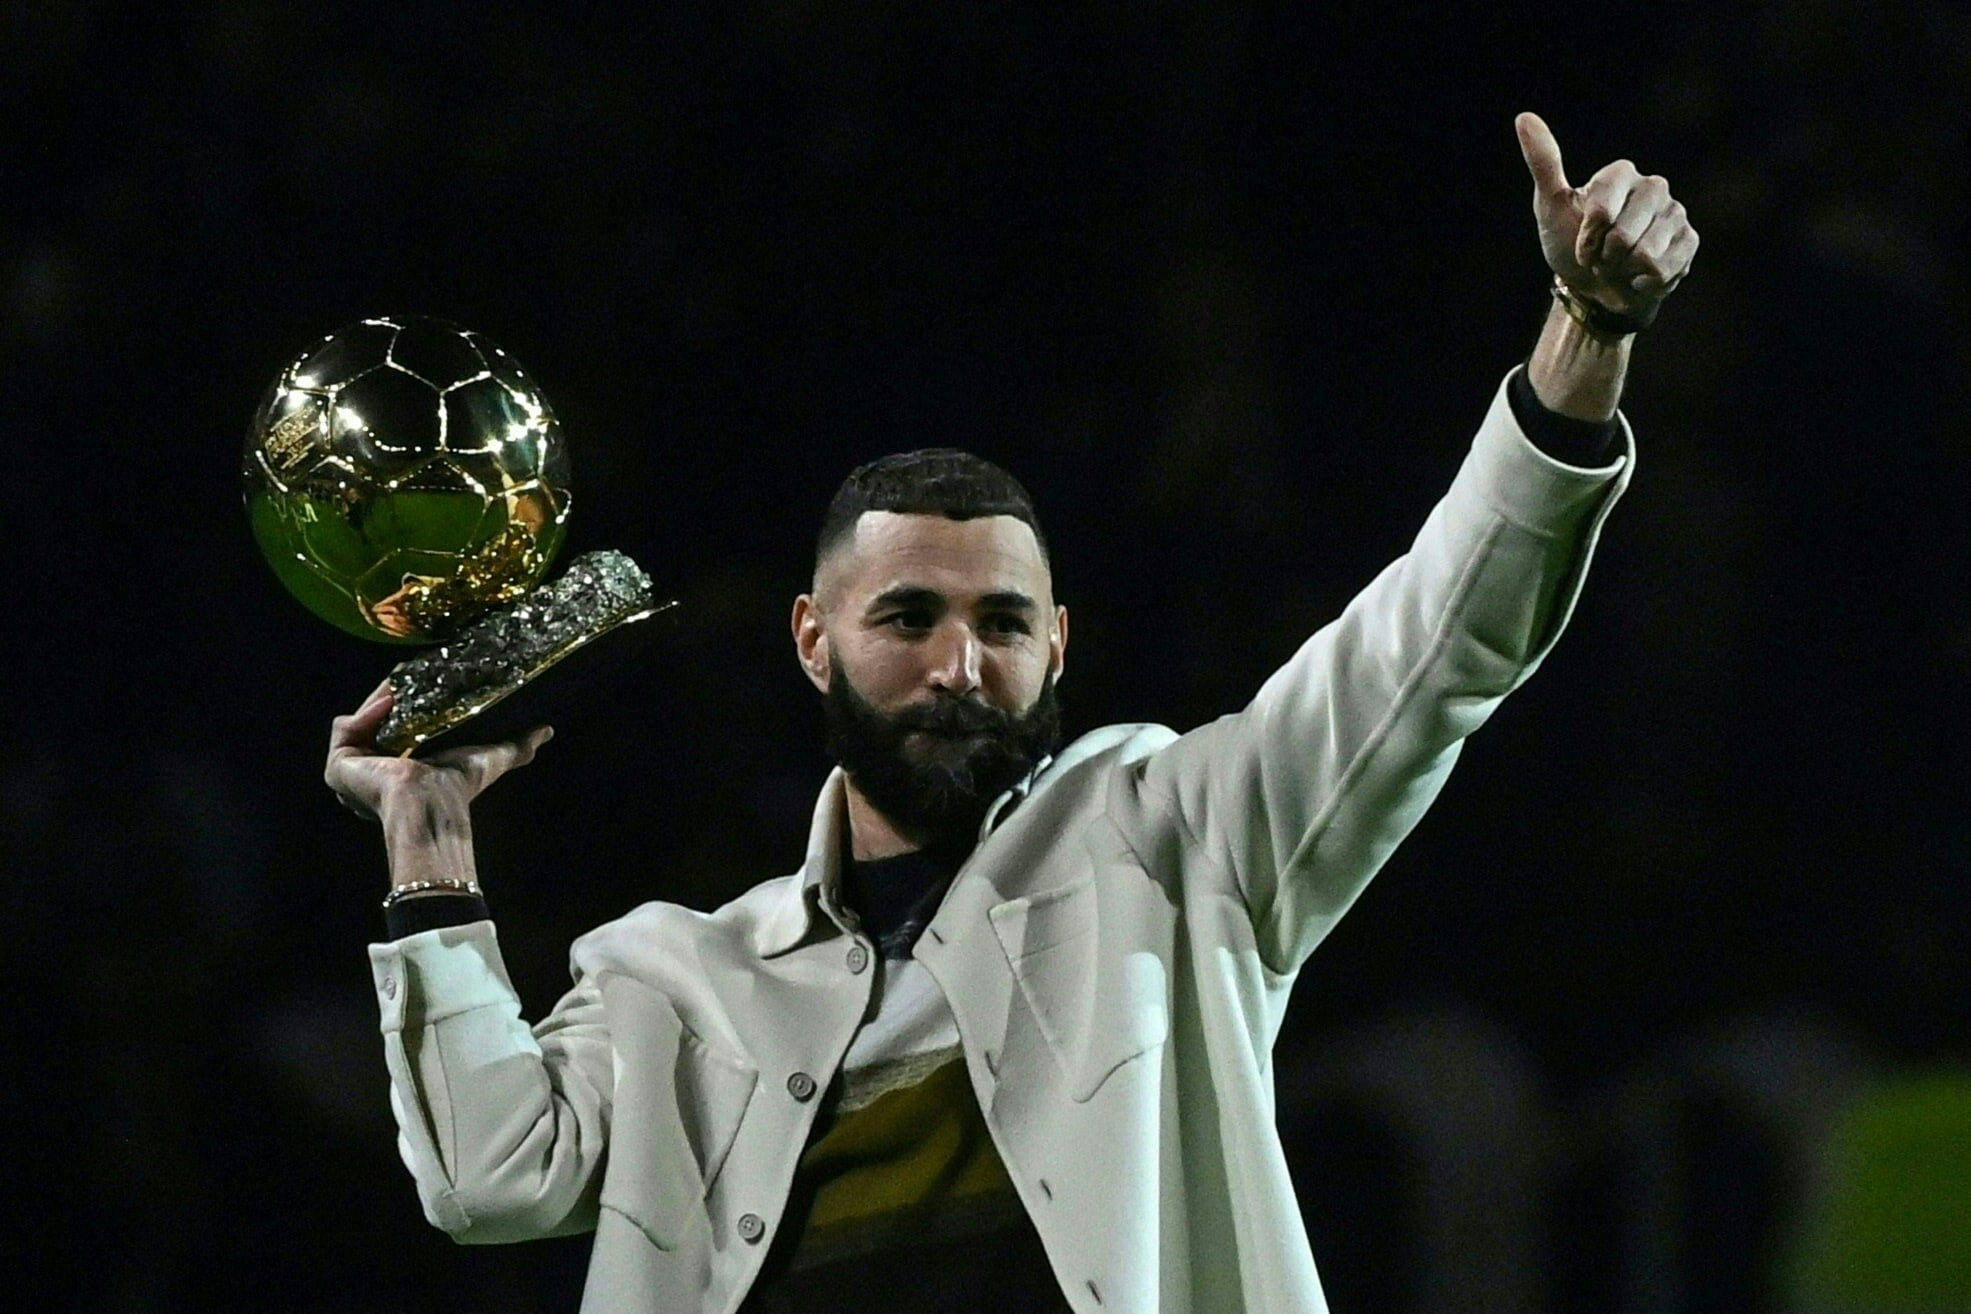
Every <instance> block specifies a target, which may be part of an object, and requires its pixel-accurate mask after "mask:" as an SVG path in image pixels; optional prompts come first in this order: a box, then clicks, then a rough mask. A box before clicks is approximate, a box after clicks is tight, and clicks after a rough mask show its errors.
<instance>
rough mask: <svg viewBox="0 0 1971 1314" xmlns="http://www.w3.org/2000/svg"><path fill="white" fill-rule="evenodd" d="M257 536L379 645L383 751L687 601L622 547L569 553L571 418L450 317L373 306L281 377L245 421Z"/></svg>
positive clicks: (315, 602) (447, 725)
mask: <svg viewBox="0 0 1971 1314" xmlns="http://www.w3.org/2000/svg"><path fill="white" fill-rule="evenodd" d="M242 473H243V477H244V480H245V485H246V509H247V515H248V517H249V518H250V519H251V521H252V523H253V536H254V538H255V540H257V541H258V542H259V544H260V550H261V551H262V552H263V553H265V554H266V557H267V561H268V563H269V564H270V565H272V566H273V568H274V573H275V574H276V575H277V576H279V577H280V581H281V583H283V584H285V585H286V586H287V588H288V591H289V592H291V593H293V594H294V596H295V597H296V598H298V599H300V600H301V602H302V603H303V604H304V605H305V606H306V607H307V608H308V609H309V610H310V611H312V612H314V613H315V614H316V615H317V616H320V617H321V618H322V619H323V620H326V621H328V622H330V623H331V624H334V625H337V626H339V627H341V628H342V629H344V630H347V631H349V632H350V633H351V634H358V635H361V636H362V637H363V638H366V639H374V640H377V641H378V642H381V643H394V644H424V645H430V646H428V647H427V650H426V651H425V652H422V653H420V654H418V655H417V656H414V657H412V658H410V659H409V660H407V661H404V662H400V663H398V665H397V666H396V668H395V669H394V670H392V672H391V675H390V679H391V684H392V686H393V689H394V693H395V705H394V706H393V707H392V708H391V710H390V714H389V716H388V717H386V718H385V719H384V722H383V724H382V726H380V727H379V728H378V730H377V734H376V744H377V747H378V748H380V749H382V750H383V751H384V752H387V753H399V754H409V753H411V752H412V751H414V750H415V749H416V748H417V747H418V745H420V744H422V743H424V742H425V741H426V740H428V739H431V738H432V737H433V736H436V735H439V734H443V733H444V732H445V731H447V730H450V729H451V728H452V727H454V726H456V725H459V724H461V723H462V722H464V721H466V720H469V719H470V718H472V717H474V716H476V715H478V714H479V713H480V712H482V711H484V710H485V709H486V708H488V707H490V706H492V705H493V704H494V703H496V702H498V701H500V700H501V699H502V698H505V697H507V696H508V695H509V694H511V693H513V692H514V691H515V690H517V689H519V688H520V687H521V686H522V685H524V684H526V683H527V682H528V681H529V680H532V679H533V678H534V677H535V676H537V675H539V674H540V673H541V672H543V671H545V670H546V669H547V668H548V667H550V666H552V665H554V664H555V663H556V662H558V661H560V660H561V659H562V658H563V657H566V656H567V655H568V654H569V653H571V652H574V651H575V650H576V649H577V648H580V647H582V646H583V645H584V644H587V643H589V642H590V641H592V640H594V639H596V638H599V637H600V636H602V635H604V634H607V633H608V632H610V631H611V630H614V629H616V628H618V627H619V626H623V625H628V624H631V623H632V622H635V621H640V620H643V619H645V618H646V617H649V616H653V615H655V614H656V613H658V612H660V611H664V610H667V609H669V608H670V607H673V606H675V605H676V603H675V602H658V601H656V600H654V598H653V596H652V593H651V585H650V579H649V577H648V576H646V575H645V574H644V573H643V571H642V570H640V569H639V568H638V567H637V565H636V563H635V562H633V561H631V560H630V559H629V558H628V557H626V556H624V555H623V554H622V553H620V552H607V551H604V552H589V553H585V554H583V555H582V556H579V557H577V558H575V559H574V560H573V561H571V562H570V563H569V565H568V568H567V569H566V570H565V571H563V572H562V573H561V576H560V578H558V579H556V580H555V581H553V582H552V583H547V584H543V583H542V580H543V579H544V578H545V576H546V575H547V572H548V567H549V566H550V565H551V564H553V562H554V558H555V554H556V553H557V552H558V551H560V549H561V543H562V539H563V538H564V537H565V536H566V533H567V527H568V515H569V510H570V501H569V488H568V453H567V449H566V447H565V446H564V444H563V442H562V437H561V426H560V425H559V424H557V423H556V422H555V418H554V413H553V412H552V411H550V410H549V409H548V404H547V399H546V398H545V397H543V396H541V393H540V390H539V389H538V388H536V387H535V386H534V381H533V380H532V379H530V378H529V377H528V376H527V373H526V371H524V370H522V369H521V368H520V365H519V363H518V362H516V361H515V360H514V359H513V357H511V356H509V355H507V354H506V353H505V352H504V351H502V350H500V349H499V348H498V347H496V346H494V345H493V344H492V343H491V342H489V341H487V340H486V338H484V337H482V336H481V335H479V334H477V333H474V332H472V331H470V330H468V329H464V328H461V327H459V326H458V325H456V324H451V323H447V322H446V321H444V320H440V319H428V318H423V317H417V316H395V317H391V318H388V319H366V320H364V321H363V322H362V323H360V324H352V325H351V326H349V327H348V328H345V329H343V330H341V331H340V332H337V333H332V334H330V335H329V336H328V337H327V338H325V339H323V340H322V341H321V342H319V343H317V344H316V345H314V346H312V347H310V348H308V349H307V350H306V351H303V352H302V353H301V354H300V355H298V356H296V357H295V358H294V359H293V361H291V362H290V363H289V364H288V366H287V368H286V369H284V370H282V371H281V374H280V377H279V378H278V379H276V380H275V381H274V386H273V387H272V388H270V389H269V390H268V392H267V396H266V399H265V400H264V401H263V402H262V403H261V405H260V409H259V410H258V411H257V412H256V413H255V414H254V417H253V423H252V425H251V426H250V427H249V428H248V430H247V435H246V452H245V460H244V469H243V472H242Z"/></svg>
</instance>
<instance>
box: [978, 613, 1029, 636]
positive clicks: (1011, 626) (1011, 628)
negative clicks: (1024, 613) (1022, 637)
mask: <svg viewBox="0 0 1971 1314" xmlns="http://www.w3.org/2000/svg"><path fill="white" fill-rule="evenodd" d="M986 628H987V629H989V630H991V631H992V632H993V633H995V634H1031V633H1033V630H1032V627H1030V626H1029V625H1028V624H1027V623H1026V621H1024V620H1022V619H1021V618H1020V617H1018V616H995V617H993V618H992V619H991V620H989V621H987V622H986Z"/></svg>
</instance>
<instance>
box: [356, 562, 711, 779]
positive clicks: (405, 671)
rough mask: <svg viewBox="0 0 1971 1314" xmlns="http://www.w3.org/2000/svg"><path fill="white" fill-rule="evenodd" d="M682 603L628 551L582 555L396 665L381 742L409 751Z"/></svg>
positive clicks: (378, 741)
mask: <svg viewBox="0 0 1971 1314" xmlns="http://www.w3.org/2000/svg"><path fill="white" fill-rule="evenodd" d="M675 606H677V603H676V602H675V601H669V602H659V601H657V600H656V599H655V598H654V596H653V594H652V592H651V586H650V577H649V576H647V575H645V574H644V573H643V571H642V570H641V569H639V568H638V567H637V564H636V563H635V562H634V561H631V560H630V559H629V558H628V557H626V556H624V555H623V554H622V553H620V552H607V551H604V552H587V553H584V554H583V555H581V556H579V557H576V558H575V559H574V560H573V561H571V562H569V563H568V569H567V570H565V571H563V572H562V573H561V577H560V578H559V579H557V580H555V581H554V582H553V583H551V584H545V585H543V586H541V587H540V588H538V589H535V590H534V591H533V592H532V593H530V594H528V595H527V596H526V597H524V598H522V599H521V600H520V601H518V602H516V603H514V604H512V605H511V606H509V607H505V608H502V609H501V610H499V611H495V612H492V613H491V614H489V615H487V616H484V617H481V618H480V619H479V620H476V621H474V622H473V623H472V624H470V625H468V626H466V627H465V628H464V629H463V630H460V631H459V632H458V634H457V635H455V636H453V637H452V638H451V639H450V640H449V641H447V642H445V643H443V644H440V645H439V646H438V647H436V648H433V649H429V650H427V651H425V652H422V653H420V654H418V655H417V656H416V657H413V658H411V659H410V660H409V661H404V662H399V663H398V664H397V665H396V667H395V668H393V669H392V670H391V672H390V683H391V687H392V691H393V693H394V695H395V703H394V705H393V706H392V707H391V709H390V714H389V715H388V716H386V717H385V718H384V719H383V724H382V725H381V726H379V727H378V728H377V732H376V746H377V748H378V749H379V750H380V751H382V752H385V753H395V754H397V755H398V756H400V757H408V756H409V755H410V754H411V753H413V752H415V751H417V749H418V748H419V747H420V746H421V745H423V744H425V743H426V742H428V741H430V740H432V739H434V738H436V737H437V736H439V735H442V734H444V733H445V732H446V731H447V730H450V729H452V728H454V727H456V726H460V725H463V724H464V723H465V722H467V721H470V720H471V719H472V718H473V717H475V716H478V715H479V714H480V713H481V712H484V711H485V710H486V709H487V708H489V707H492V706H493V705H494V704H495V703H498V702H500V701H501V700H502V699H504V698H506V697H508V696H509V695H511V694H513V693H514V692H516V691H517V690H519V689H520V688H521V687H522V686H524V685H525V684H526V683H527V682H528V681H530V680H532V679H534V678H535V677H536V676H538V675H540V674H541V673H542V672H543V671H545V670H547V669H548V668H549V667H550V666H553V665H554V664H555V663H556V662H558V661H560V660H561V659H562V658H564V657H566V656H568V655H569V654H570V653H572V652H574V651H575V650H576V649H578V648H581V647H583V646H585V645H587V644H589V643H593V642H594V641H595V640H596V639H599V638H601V637H602V636H603V635H605V634H607V633H609V632H610V631H611V630H614V629H618V628H620V627H622V626H625V625H630V624H634V623H635V622H637V621H641V620H646V619H648V618H649V617H651V616H655V615H657V614H658V613H659V612H663V611H668V610H670V609H671V608H673V607H675ZM523 701H525V700H523Z"/></svg>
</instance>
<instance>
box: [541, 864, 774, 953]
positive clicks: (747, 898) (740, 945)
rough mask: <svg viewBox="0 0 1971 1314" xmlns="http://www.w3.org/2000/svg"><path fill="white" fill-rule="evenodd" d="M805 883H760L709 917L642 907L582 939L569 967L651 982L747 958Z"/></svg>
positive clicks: (660, 902) (660, 905)
mask: <svg viewBox="0 0 1971 1314" xmlns="http://www.w3.org/2000/svg"><path fill="white" fill-rule="evenodd" d="M800 879H801V873H799V872H798V871H797V872H794V873H792V874H791V875H786V876H776V877H774V878H773V879H771V880H765V881H761V882H760V883H759V884H758V885H755V886H753V887H752V888H751V889H749V890H747V891H746V892H745V893H744V894H741V895H740V896H739V897H738V898H736V899H733V900H731V901H729V902H727V903H726V904H724V905H723V906H722V907H719V908H715V909H713V910H712V911H710V912H706V911H704V910H702V909H698V908H688V907H686V906H685V905H684V904H681V903H672V902H670V901H669V900H665V899H653V900H651V901H650V902H648V903H644V904H639V905H638V906H637V907H635V908H632V909H630V911H628V912H626V913H624V914H623V915H622V916H620V917H617V918H615V919H614V920H612V921H607V922H604V923H603V924H602V925H600V926H598V927H596V928H595V929H594V930H592V931H589V932H588V933H587V934H585V935H583V936H581V937H580V938H578V939H577V940H576V941H575V943H574V945H573V946H572V947H571V948H570V950H569V966H570V968H571V969H572V970H573V971H574V972H575V974H576V975H578V976H591V975H595V974H597V973H601V972H608V971H618V972H628V973H629V974H631V975H633V976H638V977H642V978H644V979H646V980H647V979H651V978H652V977H655V976H662V975H668V974H669V973H670V972H673V971H676V970H678V969H679V968H682V967H689V966H695V965H700V964H702V963H704V962H705V961H706V960H707V959H708V958H715V957H723V956H726V955H728V954H731V953H744V952H745V951H746V946H747V944H748V943H749V937H750V936H751V934H752V932H753V930H754V928H755V927H757V926H758V925H759V923H760V921H761V919H762V918H764V917H766V916H767V914H768V910H769V909H771V908H773V907H774V906H775V904H776V903H777V902H778V901H779V900H780V899H782V898H784V897H785V894H786V890H787V888H788V886H790V885H793V884H796V883H798V882H799V881H800Z"/></svg>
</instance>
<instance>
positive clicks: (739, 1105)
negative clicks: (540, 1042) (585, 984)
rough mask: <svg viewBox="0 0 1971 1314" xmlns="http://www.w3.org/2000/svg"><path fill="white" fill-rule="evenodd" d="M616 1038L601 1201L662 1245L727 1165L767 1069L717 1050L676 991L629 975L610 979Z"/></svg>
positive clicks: (688, 1220) (677, 1233)
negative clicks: (694, 1025)
mask: <svg viewBox="0 0 1971 1314" xmlns="http://www.w3.org/2000/svg"><path fill="white" fill-rule="evenodd" d="M603 1000H604V1004H605V1006H606V1007H607V1008H608V1009H609V1010H610V1017H609V1022H610V1030H611V1038H612V1040H613V1041H614V1043H615V1050H616V1053H615V1066H616V1098H615V1103H614V1108H613V1111H612V1114H611V1118H610V1128H609V1158H608V1166H607V1167H606V1168H605V1169H604V1174H603V1181H602V1193H601V1197H600V1199H599V1201H598V1203H599V1204H600V1205H601V1206H602V1207H603V1208H605V1209H610V1210H613V1211H614V1212H616V1213H619V1214H621V1215H623V1216H624V1217H626V1218H628V1219H629V1220H630V1221H631V1222H633V1223H635V1224H636V1225H637V1226H638V1227H640V1228H641V1229H643V1231H644V1233H645V1235H647V1236H648V1237H649V1238H650V1239H651V1241H652V1242H653V1243H654V1244H655V1245H657V1246H658V1247H659V1248H660V1249H665V1250H670V1249H674V1248H676V1246H677V1245H678V1244H679V1242H680V1240H681V1238H682V1236H683V1234H684V1232H685V1230H686V1229H687V1228H689V1227H690V1226H691V1225H692V1222H693V1220H694V1219H696V1220H699V1221H701V1222H702V1220H703V1218H704V1214H705V1209H704V1200H705V1197H706V1196H707V1195H709V1194H710V1192H711V1189H712V1183H713V1182H714V1181H716V1180H717V1178H718V1175H719V1171H720V1169H721V1168H723V1167H724V1165H725V1160H726V1157H727V1155H728V1154H729V1153H730V1151H731V1149H732V1145H733V1142H734V1141H735V1140H737V1139H738V1135H739V1128H740V1124H741V1123H743V1122H744V1121H745V1118H746V1110H747V1108H748V1107H749V1106H750V1105H751V1104H752V1100H753V1092H754V1090H755V1089H756V1088H757V1087H758V1085H759V1072H758V1070H757V1069H755V1068H754V1067H753V1066H752V1065H751V1064H750V1063H747V1062H746V1061H745V1060H744V1059H741V1058H739V1057H738V1056H737V1055H731V1054H727V1053H725V1052H724V1051H723V1050H720V1049H715V1048H713V1047H712V1046H710V1045H708V1044H706V1043H705V1041H703V1040H702V1039H700V1038H699V1037H698V1036H697V1035H696V1034H694V1033H693V1032H692V1031H691V1030H690V1029H689V1028H687V1027H686V1026H685V1025H684V1024H683V1022H682V1021H681V1020H680V1019H679V1017H678V1015H677V1011H676V1010H675V1009H674V1008H673V1007H672V1006H671V1002H670V1000H668V999H667V998H665V997H664V996H663V995H662V994H660V993H659V992H657V991H655V990H652V989H650V988H649V987H647V986H645V985H643V984H642V983H640V982H636V981H632V980H630V979H629V978H627V977H617V978H612V979H611V980H610V981H608V982H607V983H605V985H604V987H603Z"/></svg>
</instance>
